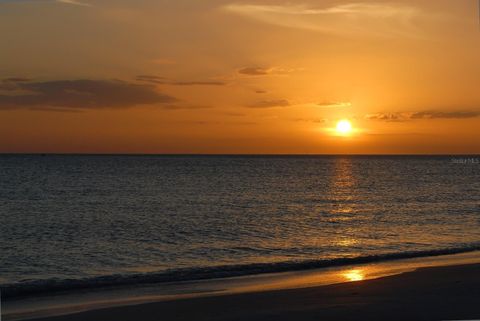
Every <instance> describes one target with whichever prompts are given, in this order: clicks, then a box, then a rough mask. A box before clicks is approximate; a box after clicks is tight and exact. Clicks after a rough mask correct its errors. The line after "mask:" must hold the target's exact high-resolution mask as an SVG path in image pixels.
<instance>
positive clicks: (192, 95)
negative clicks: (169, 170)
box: [0, 0, 480, 154]
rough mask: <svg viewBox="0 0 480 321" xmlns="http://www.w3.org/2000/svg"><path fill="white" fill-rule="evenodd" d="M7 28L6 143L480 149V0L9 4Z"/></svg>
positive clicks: (29, 147)
mask: <svg viewBox="0 0 480 321" xmlns="http://www.w3.org/2000/svg"><path fill="white" fill-rule="evenodd" d="M0 39H1V42H0V152H2V153H206V154H474V153H480V131H479V128H480V90H479V88H480V60H479V59H480V58H479V57H480V25H479V16H478V2H477V1H476V0H415V1H411V0H402V1H380V0H377V1H338V0H324V1H322V0H316V1H314V0H305V1H301V0H300V1H277V0H264V1H263V0H262V1H256V0H250V1H247V0H245V1H244V0H202V1H198V0H170V1H167V0H61V1H60V0H30V1H28V0H0ZM343 119H347V120H349V121H350V123H351V124H352V127H353V131H352V132H351V133H349V134H348V135H339V133H338V132H336V131H335V127H336V124H337V122H338V121H340V120H343Z"/></svg>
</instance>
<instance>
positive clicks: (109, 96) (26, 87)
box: [0, 78, 177, 109]
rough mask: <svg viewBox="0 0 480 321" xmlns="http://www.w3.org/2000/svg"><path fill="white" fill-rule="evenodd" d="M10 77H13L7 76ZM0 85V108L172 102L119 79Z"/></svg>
mask: <svg viewBox="0 0 480 321" xmlns="http://www.w3.org/2000/svg"><path fill="white" fill-rule="evenodd" d="M11 79H14V78H11ZM3 84H6V86H2V84H0V90H3V93H2V94H0V108H1V109H7V108H40V107H49V108H79V109H98V108H125V107H132V106H136V105H142V104H148V105H152V104H166V103H174V102H176V101H177V99H176V98H174V97H171V96H168V95H165V94H162V93H160V92H158V91H157V90H156V89H155V87H154V86H152V85H146V84H135V83H130V82H126V81H120V80H89V79H80V80H56V81H24V80H21V81H18V80H16V81H12V80H10V81H8V82H4V83H3Z"/></svg>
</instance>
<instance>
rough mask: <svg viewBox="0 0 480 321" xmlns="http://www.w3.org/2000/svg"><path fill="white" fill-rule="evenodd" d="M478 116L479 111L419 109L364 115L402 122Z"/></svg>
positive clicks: (375, 118)
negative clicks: (419, 110) (409, 111)
mask: <svg viewBox="0 0 480 321" xmlns="http://www.w3.org/2000/svg"><path fill="white" fill-rule="evenodd" d="M476 117H480V111H421V112H412V113H398V112H397V113H376V114H370V115H366V116H365V118H367V119H371V120H382V121H388V122H402V121H409V120H415V119H467V118H476Z"/></svg>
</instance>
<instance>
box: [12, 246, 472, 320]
mask: <svg viewBox="0 0 480 321" xmlns="http://www.w3.org/2000/svg"><path fill="white" fill-rule="evenodd" d="M479 263H480V252H478V251H477V252H470V253H462V254H453V255H443V256H433V257H419V258H410V259H402V260H395V261H385V262H376V263H370V264H355V265H350V266H341V267H330V268H322V269H315V270H305V271H293V272H283V273H272V274H261V275H252V276H242V277H233V278H225V279H215V280H201V281H195V282H180V283H171V284H151V285H148V286H141V287H138V288H135V287H123V288H121V287H120V288H111V289H105V290H101V291H92V290H91V289H90V290H86V291H81V292H76V293H66V292H65V293H62V292H60V293H56V294H55V295H52V296H46V297H44V296H40V297H36V298H35V297H33V298H30V299H21V300H13V301H6V302H5V304H4V307H5V309H4V313H5V314H4V318H5V320H6V321H8V320H37V319H36V318H46V319H45V320H50V319H52V320H53V319H55V320H56V318H55V316H58V315H75V314H76V313H80V314H82V313H94V312H95V311H103V310H104V309H108V310H111V309H113V310H115V309H122V308H126V307H134V306H140V305H145V304H160V303H161V304H166V302H171V304H174V303H173V302H176V301H184V300H197V299H202V298H203V299H205V298H215V297H217V298H220V297H226V296H232V295H233V296H235V295H247V296H248V295H254V294H255V295H256V294H258V293H267V292H272V291H274V292H277V291H297V290H299V291H300V290H305V289H312V288H323V287H329V286H332V285H341V284H348V283H349V282H350V281H360V283H363V282H370V281H371V280H375V279H377V280H381V279H383V278H389V277H392V276H400V275H403V274H404V273H416V272H415V271H416V270H418V269H423V268H429V267H430V268H432V267H433V268H435V267H445V266H450V267H452V266H453V267H455V266H465V264H479ZM479 266H480V265H479ZM355 283H358V282H355ZM113 310H111V311H113ZM38 320H40V319H38ZM41 320H43V319H41Z"/></svg>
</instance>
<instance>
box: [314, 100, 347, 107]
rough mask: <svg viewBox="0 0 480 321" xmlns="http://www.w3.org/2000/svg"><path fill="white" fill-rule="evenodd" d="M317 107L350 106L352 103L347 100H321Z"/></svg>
mask: <svg viewBox="0 0 480 321" xmlns="http://www.w3.org/2000/svg"><path fill="white" fill-rule="evenodd" d="M317 106H319V107H351V106H352V103H350V102H348V101H323V102H321V103H318V104H317Z"/></svg>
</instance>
